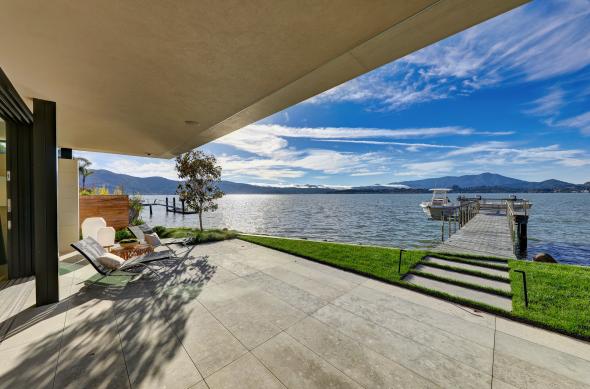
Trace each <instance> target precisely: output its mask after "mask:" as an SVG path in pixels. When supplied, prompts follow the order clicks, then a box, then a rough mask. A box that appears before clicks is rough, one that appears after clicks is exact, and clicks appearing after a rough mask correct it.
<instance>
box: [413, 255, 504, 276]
mask: <svg viewBox="0 0 590 389" xmlns="http://www.w3.org/2000/svg"><path fill="white" fill-rule="evenodd" d="M422 262H423V263H427V264H435V265H441V266H449V267H453V268H457V269H463V270H467V271H472V272H478V273H485V274H488V275H490V276H496V277H502V278H506V279H508V278H509V277H508V272H507V271H505V270H497V269H490V268H488V267H484V266H478V265H472V264H467V263H461V262H455V261H450V260H447V259H442V258H437V257H431V256H430V257H425V258H424V259H423V260H422Z"/></svg>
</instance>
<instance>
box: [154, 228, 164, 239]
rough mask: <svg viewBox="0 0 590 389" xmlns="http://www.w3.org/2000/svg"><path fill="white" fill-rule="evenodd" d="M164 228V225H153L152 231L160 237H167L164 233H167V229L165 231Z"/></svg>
mask: <svg viewBox="0 0 590 389" xmlns="http://www.w3.org/2000/svg"><path fill="white" fill-rule="evenodd" d="M166 230H167V228H166V227H164V226H155V227H154V228H153V231H154V232H155V233H156V234H158V236H159V237H160V238H167V236H166V235H167V231H166Z"/></svg>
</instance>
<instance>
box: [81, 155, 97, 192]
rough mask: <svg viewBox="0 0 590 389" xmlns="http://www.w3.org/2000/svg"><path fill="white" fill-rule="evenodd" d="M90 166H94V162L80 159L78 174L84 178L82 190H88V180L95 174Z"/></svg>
mask: <svg viewBox="0 0 590 389" xmlns="http://www.w3.org/2000/svg"><path fill="white" fill-rule="evenodd" d="M90 165H92V162H90V161H89V160H87V159H86V158H78V172H79V173H80V176H81V177H82V190H85V189H86V178H87V177H88V176H90V175H91V174H92V173H94V171H92V170H90Z"/></svg>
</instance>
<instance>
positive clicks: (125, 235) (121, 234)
mask: <svg viewBox="0 0 590 389" xmlns="http://www.w3.org/2000/svg"><path fill="white" fill-rule="evenodd" d="M132 238H134V236H133V234H132V233H131V231H129V230H128V229H127V228H122V229H120V230H118V231H115V242H120V241H121V240H124V239H132Z"/></svg>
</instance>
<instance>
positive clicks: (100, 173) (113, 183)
mask: <svg viewBox="0 0 590 389" xmlns="http://www.w3.org/2000/svg"><path fill="white" fill-rule="evenodd" d="M103 186H104V187H106V188H107V189H109V191H111V192H112V191H114V190H115V189H116V188H123V191H124V192H125V193H129V194H132V193H140V194H144V195H172V194H174V193H176V188H177V187H178V181H175V180H170V179H167V178H163V177H135V176H130V175H127V174H119V173H114V172H111V171H109V170H104V169H99V170H94V173H93V174H92V175H90V176H88V178H86V187H87V188H92V187H103ZM219 187H220V188H221V190H222V191H224V192H225V193H240V194H293V193H328V192H333V191H334V190H333V189H330V188H327V187H322V186H320V185H302V186H297V187H272V186H261V185H250V184H243V183H239V182H232V181H221V183H220V185H219Z"/></svg>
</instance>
